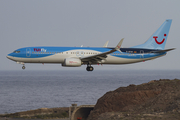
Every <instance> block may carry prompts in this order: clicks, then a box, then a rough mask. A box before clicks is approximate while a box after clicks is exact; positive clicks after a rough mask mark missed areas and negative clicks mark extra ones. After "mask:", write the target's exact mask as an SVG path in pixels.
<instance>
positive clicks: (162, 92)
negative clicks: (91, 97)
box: [88, 79, 180, 120]
mask: <svg viewBox="0 0 180 120" xmlns="http://www.w3.org/2000/svg"><path fill="white" fill-rule="evenodd" d="M179 86H180V80H177V79H175V80H162V79H160V80H153V81H150V82H149V83H146V84H141V85H129V86H127V87H120V88H118V89H116V90H114V91H110V92H107V93H106V94H105V95H103V96H102V97H101V98H99V99H98V101H97V103H96V105H95V107H94V110H93V111H91V113H90V115H89V117H88V120H95V119H98V117H99V116H101V118H102V114H103V115H105V114H104V113H109V112H133V113H137V114H140V113H141V114H142V113H143V114H145V113H146V114H150V113H154V112H168V111H172V112H175V111H179V110H180V106H179V105H180V104H179V103H180V97H179V96H180V87H179ZM108 115H110V113H109V114H108ZM104 119H105V118H104Z"/></svg>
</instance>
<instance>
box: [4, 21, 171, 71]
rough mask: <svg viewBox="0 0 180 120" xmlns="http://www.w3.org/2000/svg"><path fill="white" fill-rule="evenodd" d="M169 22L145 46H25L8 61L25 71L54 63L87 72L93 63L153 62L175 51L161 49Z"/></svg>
mask: <svg viewBox="0 0 180 120" xmlns="http://www.w3.org/2000/svg"><path fill="white" fill-rule="evenodd" d="M171 22H172V20H171V19H167V20H165V22H164V23H163V24H162V25H161V26H160V27H159V28H158V30H157V31H156V32H155V33H154V34H153V35H152V36H151V37H150V38H149V39H148V40H147V41H146V42H145V43H144V44H141V45H137V46H133V47H130V48H121V45H122V42H123V39H121V40H120V42H119V43H118V44H117V46H116V47H115V48H110V47H107V44H108V42H107V43H106V44H105V45H104V46H103V47H47V46H40V47H25V48H20V49H17V50H15V51H14V52H12V53H10V54H8V55H7V58H8V59H10V60H13V61H15V62H16V63H19V64H22V65H23V66H22V69H25V63H43V64H44V63H57V64H62V66H64V67H79V66H81V65H83V64H86V65H87V68H86V70H87V71H93V69H94V68H93V67H92V66H91V65H95V64H129V63H136V62H142V61H146V60H152V59H155V58H158V57H161V56H164V55H166V53H167V52H168V51H170V50H173V49H174V48H172V49H166V50H165V49H164V48H165V44H166V41H167V37H168V33H169V29H170V26H171Z"/></svg>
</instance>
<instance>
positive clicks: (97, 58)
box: [81, 38, 124, 62]
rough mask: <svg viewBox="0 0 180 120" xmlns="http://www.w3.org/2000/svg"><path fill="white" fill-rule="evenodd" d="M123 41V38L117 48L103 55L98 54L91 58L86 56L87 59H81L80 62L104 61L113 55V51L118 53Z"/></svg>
mask: <svg viewBox="0 0 180 120" xmlns="http://www.w3.org/2000/svg"><path fill="white" fill-rule="evenodd" d="M123 40H124V38H123V39H121V40H120V42H119V43H118V44H117V46H116V47H115V48H114V49H112V50H110V51H107V52H104V53H100V54H96V55H92V56H87V57H82V58H81V61H82V62H98V61H101V60H105V59H106V58H107V55H108V54H110V53H113V52H115V51H120V47H121V45H122V42H123ZM120 52H121V51H120Z"/></svg>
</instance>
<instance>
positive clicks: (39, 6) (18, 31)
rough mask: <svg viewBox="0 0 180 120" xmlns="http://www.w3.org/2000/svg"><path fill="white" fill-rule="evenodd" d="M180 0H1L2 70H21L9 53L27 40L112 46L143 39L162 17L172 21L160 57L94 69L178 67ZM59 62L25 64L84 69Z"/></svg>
mask: <svg viewBox="0 0 180 120" xmlns="http://www.w3.org/2000/svg"><path fill="white" fill-rule="evenodd" d="M179 5H180V0H89V1H88V0H86V1H85V0H29V1H28V0H0V60H1V62H0V70H21V67H22V65H20V64H16V63H15V62H14V61H11V60H9V59H7V58H6V56H7V54H9V53H11V52H13V51H14V50H16V49H18V48H22V47H30V46H72V47H73V46H81V45H83V46H85V47H86V46H90V47H101V46H103V45H104V44H105V42H106V41H109V45H108V46H109V47H115V46H116V45H117V43H118V42H119V41H120V40H121V39H122V38H125V39H124V42H123V44H122V47H132V46H135V45H138V44H142V43H144V42H145V41H146V40H147V39H148V38H149V37H150V36H151V35H152V34H153V33H154V32H155V31H156V30H157V29H158V28H159V27H160V26H161V24H162V23H163V22H164V21H165V20H166V19H172V24H171V28H170V32H169V35H168V39H167V42H166V46H165V49H169V48H176V50H174V51H170V52H168V54H167V55H166V56H164V57H161V58H158V59H155V60H151V61H146V62H141V63H135V64H128V65H127V64H126V65H103V66H101V65H100V66H97V65H94V68H95V70H96V69H97V70H146V69H147V70H180V67H179V60H180V54H179V50H180V35H179V34H180V32H179V29H180V15H179V13H180V7H179ZM85 68H86V66H82V67H77V68H76V67H75V68H69V67H68V68H66V67H62V66H61V64H45V65H42V64H26V70H70V69H72V70H84V69H85Z"/></svg>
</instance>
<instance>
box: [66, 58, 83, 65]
mask: <svg viewBox="0 0 180 120" xmlns="http://www.w3.org/2000/svg"><path fill="white" fill-rule="evenodd" d="M81 63H82V62H81V60H80V59H78V58H66V59H65V60H64V63H62V66H64V67H79V66H81Z"/></svg>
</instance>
